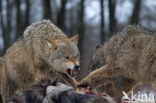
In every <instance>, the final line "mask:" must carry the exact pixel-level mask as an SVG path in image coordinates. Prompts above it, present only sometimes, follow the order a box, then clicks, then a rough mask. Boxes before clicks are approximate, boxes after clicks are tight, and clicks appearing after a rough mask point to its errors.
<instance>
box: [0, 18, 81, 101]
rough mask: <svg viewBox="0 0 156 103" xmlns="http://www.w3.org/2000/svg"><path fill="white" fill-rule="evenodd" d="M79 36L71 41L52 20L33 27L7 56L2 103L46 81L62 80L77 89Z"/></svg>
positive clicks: (2, 86) (29, 28)
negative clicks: (55, 77)
mask: <svg viewBox="0 0 156 103" xmlns="http://www.w3.org/2000/svg"><path fill="white" fill-rule="evenodd" d="M77 40H78V36H77V35H75V36H73V37H70V38H68V37H67V36H66V35H65V34H64V33H63V32H62V31H61V30H60V29H59V28H57V27H56V26H55V25H54V24H53V23H51V22H50V21H49V20H43V21H39V22H36V23H33V24H32V25H30V26H29V27H27V29H26V30H25V31H24V34H23V37H22V38H21V39H19V40H17V41H16V42H15V43H14V44H13V45H12V46H11V47H10V48H8V49H7V51H6V53H5V54H4V56H3V57H2V58H3V60H2V61H3V63H2V73H1V94H2V99H3V103H7V102H8V97H10V96H11V95H13V93H15V92H16V91H20V90H21V89H23V88H26V87H27V86H28V85H30V84H32V83H33V82H35V81H38V80H41V79H42V78H46V77H52V76H54V75H55V76H57V77H62V78H63V79H64V80H65V81H67V82H68V83H69V84H71V85H72V86H74V87H75V86H76V80H75V79H74V77H75V76H76V74H77V72H78V70H79V68H80V65H79V58H80V55H79V50H78V48H77Z"/></svg>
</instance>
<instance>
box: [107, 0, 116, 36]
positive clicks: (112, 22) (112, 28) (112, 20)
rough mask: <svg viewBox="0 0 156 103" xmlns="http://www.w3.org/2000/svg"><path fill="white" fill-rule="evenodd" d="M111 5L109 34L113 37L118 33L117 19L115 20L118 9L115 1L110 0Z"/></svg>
mask: <svg viewBox="0 0 156 103" xmlns="http://www.w3.org/2000/svg"><path fill="white" fill-rule="evenodd" d="M108 3H109V32H110V35H109V37H111V36H112V35H113V33H114V32H115V31H116V18H115V8H116V1H115V0H108Z"/></svg>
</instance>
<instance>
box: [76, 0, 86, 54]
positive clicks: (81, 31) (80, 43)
mask: <svg viewBox="0 0 156 103" xmlns="http://www.w3.org/2000/svg"><path fill="white" fill-rule="evenodd" d="M84 2H85V0H80V2H79V3H78V23H77V30H78V33H79V41H78V47H79V50H80V52H81V56H83V53H82V52H83V40H84V34H85V24H84V9H85V6H84Z"/></svg>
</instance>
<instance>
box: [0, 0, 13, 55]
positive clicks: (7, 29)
mask: <svg viewBox="0 0 156 103" xmlns="http://www.w3.org/2000/svg"><path fill="white" fill-rule="evenodd" d="M6 3H7V8H6V12H7V13H6V16H7V18H6V24H5V23H4V22H5V21H4V19H3V18H4V15H3V14H2V11H3V8H2V4H3V3H2V0H0V11H1V12H0V16H1V29H2V37H3V44H4V48H3V53H5V51H6V50H7V48H8V47H9V45H10V38H9V34H10V32H11V13H12V12H11V10H12V9H11V3H10V1H9V0H7V2H6Z"/></svg>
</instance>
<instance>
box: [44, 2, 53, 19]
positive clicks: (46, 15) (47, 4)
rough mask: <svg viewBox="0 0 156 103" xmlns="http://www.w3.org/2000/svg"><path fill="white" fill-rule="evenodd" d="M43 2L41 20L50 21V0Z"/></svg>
mask: <svg viewBox="0 0 156 103" xmlns="http://www.w3.org/2000/svg"><path fill="white" fill-rule="evenodd" d="M42 1H43V13H44V14H43V18H44V19H50V20H52V9H51V0H42Z"/></svg>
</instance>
